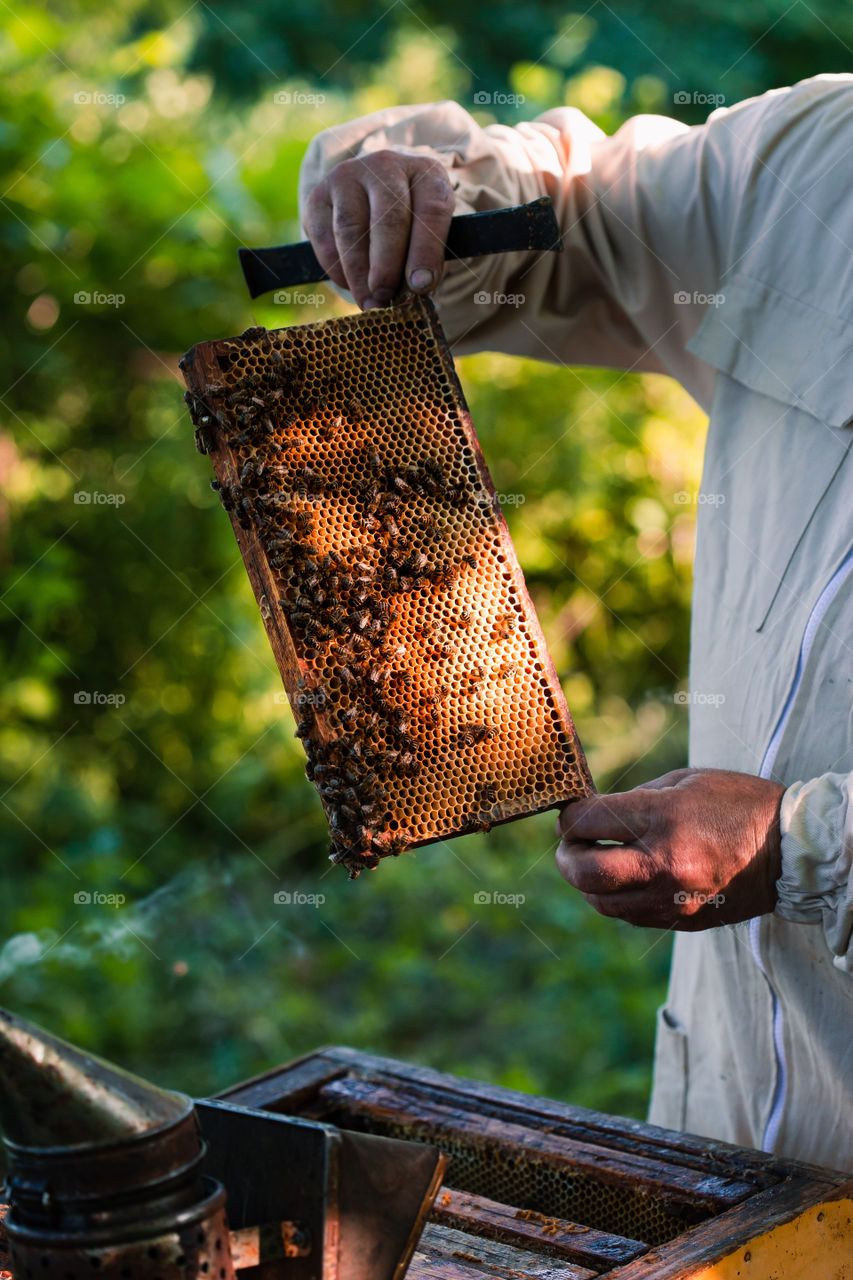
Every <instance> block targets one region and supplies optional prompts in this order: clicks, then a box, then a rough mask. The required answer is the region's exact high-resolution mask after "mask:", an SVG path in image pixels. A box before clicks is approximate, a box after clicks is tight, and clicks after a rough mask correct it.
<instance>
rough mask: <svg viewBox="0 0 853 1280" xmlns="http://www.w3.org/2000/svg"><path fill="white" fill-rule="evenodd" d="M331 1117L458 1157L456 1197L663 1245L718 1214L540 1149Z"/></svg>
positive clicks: (390, 1122) (449, 1182) (451, 1177)
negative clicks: (464, 1194)
mask: <svg viewBox="0 0 853 1280" xmlns="http://www.w3.org/2000/svg"><path fill="white" fill-rule="evenodd" d="M326 1119H327V1121H328V1122H329V1123H331V1124H336V1125H338V1126H339V1127H341V1128H347V1129H357V1130H359V1131H360V1132H363V1133H375V1134H378V1135H379V1136H381V1137H385V1138H404V1139H406V1140H407V1141H409V1142H425V1143H428V1144H429V1145H430V1146H433V1147H436V1148H437V1149H438V1150H439V1151H443V1152H444V1154H445V1155H446V1156H448V1157H449V1159H450V1165H449V1168H448V1170H447V1173H446V1175H445V1178H444V1184H445V1186H448V1187H452V1188H453V1189H454V1190H455V1191H468V1192H470V1193H471V1194H473V1195H480V1196H485V1197H487V1198H488V1199H489V1200H495V1201H497V1202H498V1203H499V1204H507V1205H512V1206H513V1207H514V1208H516V1209H529V1210H532V1211H533V1212H535V1213H541V1214H545V1215H546V1216H547V1217H554V1218H559V1219H560V1220H562V1221H565V1222H576V1223H582V1224H583V1225H584V1226H585V1227H593V1228H594V1229H595V1230H597V1231H608V1232H610V1233H611V1234H613V1235H619V1236H625V1237H627V1238H628V1239H629V1240H642V1241H643V1242H644V1243H645V1244H648V1245H652V1246H655V1247H656V1246H658V1245H662V1244H666V1243H668V1242H669V1241H670V1240H674V1239H675V1238H676V1236H679V1235H681V1234H682V1233H683V1232H685V1231H688V1230H690V1228H691V1227H694V1226H696V1224H697V1223H698V1222H703V1221H706V1220H707V1219H708V1218H710V1217H711V1216H712V1213H711V1211H710V1210H707V1209H702V1208H700V1207H699V1206H696V1205H688V1204H682V1205H679V1204H677V1203H676V1204H673V1203H669V1202H667V1201H666V1200H665V1199H663V1198H662V1197H660V1196H657V1195H654V1194H652V1193H650V1191H649V1190H648V1189H647V1188H645V1187H643V1186H641V1185H638V1184H630V1183H626V1182H622V1183H619V1184H615V1183H607V1182H604V1181H599V1180H598V1179H596V1178H593V1177H590V1175H589V1174H588V1173H586V1172H585V1171H583V1170H581V1169H572V1168H566V1167H565V1166H564V1165H561V1164H558V1163H556V1162H554V1161H553V1160H552V1161H548V1160H547V1159H540V1158H538V1157H537V1155H536V1154H535V1152H533V1151H530V1152H525V1153H524V1155H523V1156H522V1155H520V1154H519V1153H518V1152H517V1151H516V1150H513V1149H512V1147H510V1146H503V1145H502V1144H501V1143H500V1142H494V1141H493V1142H486V1143H484V1144H483V1145H481V1146H475V1145H474V1144H472V1143H471V1141H470V1139H468V1138H466V1137H464V1136H461V1135H460V1134H458V1133H454V1131H453V1130H452V1129H451V1128H448V1129H435V1128H433V1127H430V1129H429V1131H428V1132H424V1131H423V1127H422V1126H421V1127H419V1126H418V1125H415V1124H407V1123H405V1122H403V1121H397V1120H394V1119H391V1118H389V1119H386V1120H379V1119H377V1118H376V1117H374V1116H371V1117H369V1118H367V1117H364V1116H358V1115H353V1114H351V1113H348V1112H346V1111H335V1112H332V1113H331V1114H330V1115H328V1116H327V1117H326Z"/></svg>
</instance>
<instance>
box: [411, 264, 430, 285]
mask: <svg viewBox="0 0 853 1280" xmlns="http://www.w3.org/2000/svg"><path fill="white" fill-rule="evenodd" d="M432 279H433V277H432V272H431V271H429V270H428V269H427V268H426V267H418V269H417V271H413V272H412V274H411V275H410V276H409V284H410V285H411V287H412V288H413V289H428V288H429V286H430V285H431V284H432Z"/></svg>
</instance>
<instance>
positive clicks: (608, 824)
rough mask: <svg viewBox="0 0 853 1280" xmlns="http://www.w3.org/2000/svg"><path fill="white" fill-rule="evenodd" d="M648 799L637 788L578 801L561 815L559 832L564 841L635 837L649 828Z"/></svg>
mask: <svg viewBox="0 0 853 1280" xmlns="http://www.w3.org/2000/svg"><path fill="white" fill-rule="evenodd" d="M650 799H651V797H650V796H649V795H648V793H647V792H646V793H644V792H643V790H642V788H640V787H637V788H636V789H635V790H634V791H618V792H616V793H615V794H614V795H612V796H590V797H589V798H588V799H587V800H579V801H578V802H577V803H576V804H572V805H568V806H567V807H566V808H565V809H563V811H562V813H561V814H560V816H559V818H558V820H557V825H558V829H559V832H560V835H561V836H562V837H563V839H564V840H620V841H628V842H630V841H632V840H636V839H638V838H639V837H640V836H642V835H644V834H645V832H646V831H647V830H648V827H649V802H650Z"/></svg>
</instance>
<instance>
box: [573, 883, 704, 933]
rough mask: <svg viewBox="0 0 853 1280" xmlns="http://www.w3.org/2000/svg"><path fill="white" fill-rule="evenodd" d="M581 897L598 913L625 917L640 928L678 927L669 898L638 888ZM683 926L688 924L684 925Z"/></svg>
mask: <svg viewBox="0 0 853 1280" xmlns="http://www.w3.org/2000/svg"><path fill="white" fill-rule="evenodd" d="M583 897H584V898H585V899H586V901H587V902H588V903H589V905H590V906H591V907H592V908H593V909H594V910H595V911H597V912H598V914H599V915H600V916H607V917H608V918H609V919H612V920H625V921H627V923H628V924H632V925H635V926H636V927H637V928H642V929H672V928H673V927H675V928H678V927H680V926H679V924H678V918H677V916H676V915H675V914H674V912H673V907H672V903H671V902H667V901H666V900H665V899H661V898H658V897H656V896H655V895H654V894H651V893H646V892H642V891H631V890H628V891H626V892H625V893H605V894H594V893H585V894H584V895H583ZM684 927H685V928H687V927H689V926H687V925H685V926H684Z"/></svg>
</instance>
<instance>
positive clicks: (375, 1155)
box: [0, 1010, 447, 1280]
mask: <svg viewBox="0 0 853 1280" xmlns="http://www.w3.org/2000/svg"><path fill="white" fill-rule="evenodd" d="M0 1127H2V1130H3V1134H4V1143H5V1147H6V1152H7V1156H8V1175H7V1188H6V1190H7V1192H8V1199H9V1202H10V1204H9V1210H8V1213H7V1216H6V1221H5V1233H6V1236H7V1238H8V1244H9V1252H10V1255H11V1267H12V1276H13V1277H14V1280H30V1277H35V1276H38V1277H39V1280H51V1278H52V1277H56V1278H57V1280H83V1277H88V1276H91V1275H93V1274H94V1273H95V1272H96V1273H97V1274H98V1276H99V1278H100V1280H234V1277H235V1273H236V1272H241V1273H242V1278H241V1280H279V1277H280V1278H281V1280H400V1277H402V1275H403V1274H404V1272H405V1270H406V1267H407V1266H408V1263H409V1260H410V1259H411V1256H412V1253H413V1251H414V1248H415V1245H416V1243H417V1241H418V1239H419V1237H420V1234H421V1231H422V1229H423V1225H424V1222H425V1220H426V1217H427V1215H428V1213H429V1211H430V1209H431V1207H432V1205H433V1202H434V1200H435V1196H436V1193H437V1191H438V1188H439V1185H440V1182H441V1178H442V1175H443V1172H444V1169H445V1168H446V1164H447V1161H446V1158H445V1157H444V1156H443V1155H441V1154H440V1153H439V1152H438V1151H436V1150H435V1149H434V1148H432V1147H430V1146H426V1145H424V1144H422V1143H416V1142H408V1141H399V1140H397V1139H393V1138H385V1137H378V1136H376V1135H373V1134H361V1133H351V1132H348V1131H345V1130H341V1129H338V1128H336V1127H335V1126H334V1125H329V1124H321V1123H315V1122H313V1121H310V1120H303V1119H299V1118H296V1117H293V1116H287V1115H281V1114H278V1113H272V1112H265V1111H257V1110H254V1109H252V1108H250V1107H240V1106H235V1105H232V1104H229V1103H227V1102H220V1101H216V1100H212V1099H211V1100H198V1101H196V1102H193V1100H192V1099H191V1098H189V1097H187V1096H186V1095H184V1094H181V1093H173V1092H170V1091H168V1090H165V1089H159V1088H157V1087H155V1086H154V1085H151V1084H148V1083H147V1082H146V1081H144V1080H141V1079H139V1078H138V1077H137V1076H134V1075H131V1074H129V1073H128V1072H125V1071H122V1070H121V1069H119V1068H118V1067H114V1066H112V1065H111V1064H110V1063H108V1062H104V1061H103V1060H102V1059H100V1058H96V1057H93V1056H91V1055H89V1054H86V1053H84V1052H83V1051H82V1050H80V1049H77V1048H75V1047H74V1046H73V1045H70V1044H67V1043H66V1042H65V1041H63V1040H60V1039H58V1038H57V1037H55V1036H53V1035H50V1034H49V1033H48V1032H45V1031H42V1030H41V1029H40V1028H38V1027H34V1026H32V1025H31V1024H29V1023H27V1022H24V1021H23V1020H22V1019H20V1018H17V1017H15V1016H14V1015H12V1014H9V1013H6V1012H4V1011H3V1010H0ZM226 1202H227V1208H228V1219H227V1220H226ZM2 1253H3V1249H2V1231H0V1268H2V1266H3V1265H4V1262H3V1258H2Z"/></svg>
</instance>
